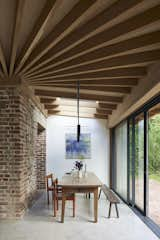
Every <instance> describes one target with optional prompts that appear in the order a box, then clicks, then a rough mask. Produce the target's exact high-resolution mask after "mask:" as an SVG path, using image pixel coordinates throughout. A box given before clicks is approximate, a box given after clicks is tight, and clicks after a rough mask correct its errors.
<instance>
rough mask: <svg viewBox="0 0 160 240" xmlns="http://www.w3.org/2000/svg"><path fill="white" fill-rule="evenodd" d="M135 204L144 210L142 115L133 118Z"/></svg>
mask: <svg viewBox="0 0 160 240" xmlns="http://www.w3.org/2000/svg"><path fill="white" fill-rule="evenodd" d="M135 204H136V205H137V206H138V207H139V208H140V209H141V210H144V114H143V113H142V114H140V115H138V116H137V117H136V118H135Z"/></svg>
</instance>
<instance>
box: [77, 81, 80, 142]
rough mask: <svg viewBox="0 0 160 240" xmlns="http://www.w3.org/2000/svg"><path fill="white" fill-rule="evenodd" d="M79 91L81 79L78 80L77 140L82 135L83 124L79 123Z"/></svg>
mask: <svg viewBox="0 0 160 240" xmlns="http://www.w3.org/2000/svg"><path fill="white" fill-rule="evenodd" d="M79 91H80V83H79V80H78V81H77V120H78V123H77V142H79V141H80V135H81V126H80V124H79Z"/></svg>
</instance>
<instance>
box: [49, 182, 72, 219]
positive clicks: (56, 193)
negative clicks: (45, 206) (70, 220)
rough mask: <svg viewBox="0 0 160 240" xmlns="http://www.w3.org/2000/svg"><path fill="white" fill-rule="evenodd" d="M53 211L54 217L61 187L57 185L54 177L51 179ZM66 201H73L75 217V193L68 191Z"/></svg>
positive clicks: (60, 197) (60, 196)
mask: <svg viewBox="0 0 160 240" xmlns="http://www.w3.org/2000/svg"><path fill="white" fill-rule="evenodd" d="M53 189H54V190H53V192H52V194H53V211H54V217H56V211H57V210H58V201H59V200H62V188H61V186H60V185H58V179H57V178H56V179H55V180H54V181H53ZM66 200H67V201H72V202H73V217H75V193H68V194H67V195H66Z"/></svg>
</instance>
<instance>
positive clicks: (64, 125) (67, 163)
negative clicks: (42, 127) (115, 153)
mask: <svg viewBox="0 0 160 240" xmlns="http://www.w3.org/2000/svg"><path fill="white" fill-rule="evenodd" d="M76 124H77V119H76V118H74V117H63V116H51V117H49V118H48V119H47V173H50V172H52V173H54V174H55V175H56V176H57V177H58V178H61V177H62V176H63V175H64V173H65V172H67V171H70V170H71V169H72V168H73V165H74V161H75V160H70V159H65V134H66V133H70V132H74V131H75V126H76ZM80 124H81V126H82V132H87V133H91V159H87V160H85V163H86V164H87V171H93V172H95V173H96V175H97V176H98V177H99V178H100V179H101V181H103V182H104V183H106V184H109V130H108V129H107V128H106V121H105V120H97V119H88V118H81V119H80Z"/></svg>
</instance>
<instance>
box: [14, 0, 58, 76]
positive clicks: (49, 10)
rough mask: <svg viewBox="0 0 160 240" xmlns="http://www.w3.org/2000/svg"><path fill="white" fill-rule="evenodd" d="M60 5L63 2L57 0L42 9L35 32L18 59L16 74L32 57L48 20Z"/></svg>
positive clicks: (47, 3) (52, 0) (49, 0)
mask: <svg viewBox="0 0 160 240" xmlns="http://www.w3.org/2000/svg"><path fill="white" fill-rule="evenodd" d="M21 2H23V1H21ZM60 3H61V1H56V0H47V1H46V4H45V6H44V8H43V9H42V12H41V15H40V16H39V18H38V19H37V21H36V23H35V25H34V26H33V30H32V32H31V34H30V37H29V38H28V39H27V41H26V43H25V45H24V47H23V49H22V51H21V53H20V56H19V57H18V60H17V64H16V65H17V66H16V69H15V73H17V72H18V71H19V70H20V69H21V68H22V66H23V65H24V63H25V62H26V60H27V59H28V57H29V56H30V54H31V52H32V50H33V49H34V47H35V46H36V44H37V43H38V41H39V40H40V38H41V36H42V34H43V30H44V28H45V26H46V24H47V23H48V20H49V19H50V17H51V16H52V14H53V11H56V10H57V7H58V6H59V4H60Z"/></svg>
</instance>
